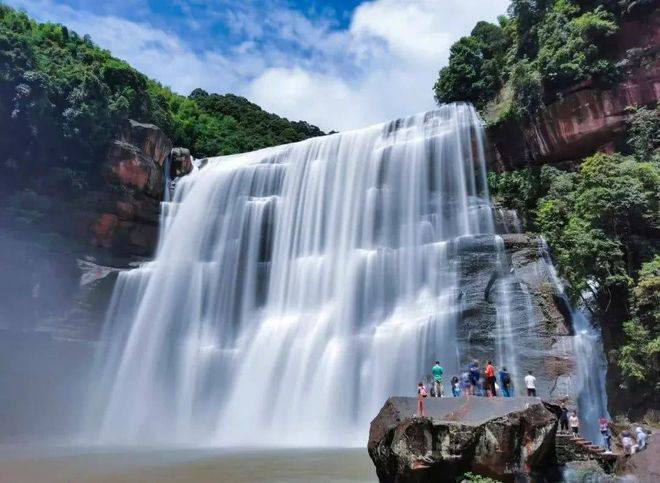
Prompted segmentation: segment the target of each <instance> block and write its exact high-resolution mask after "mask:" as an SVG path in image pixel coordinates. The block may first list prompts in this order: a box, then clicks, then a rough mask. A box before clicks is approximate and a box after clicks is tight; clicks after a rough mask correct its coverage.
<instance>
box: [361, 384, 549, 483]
mask: <svg viewBox="0 0 660 483" xmlns="http://www.w3.org/2000/svg"><path fill="white" fill-rule="evenodd" d="M416 404H417V401H416V399H415V398H406V397H392V398H390V399H388V400H387V402H386V403H385V405H384V406H383V408H382V409H381V411H380V413H379V414H378V416H376V418H375V419H374V420H373V421H372V423H371V428H370V431H369V444H368V450H369V455H370V456H371V459H372V460H373V462H374V464H375V466H376V472H377V474H378V478H379V480H380V481H381V482H383V483H386V482H399V483H400V482H408V481H415V482H426V481H429V482H430V481H455V478H456V477H458V476H460V475H462V474H463V473H465V472H468V471H471V472H474V473H478V474H481V475H488V476H491V477H493V478H497V479H499V480H501V481H514V479H515V478H516V477H518V476H521V475H529V474H532V473H534V472H536V471H538V470H541V469H542V468H545V467H548V466H551V465H552V464H553V462H554V438H555V433H556V428H557V417H556V415H555V414H554V413H553V412H552V411H550V410H549V409H548V408H547V407H546V406H545V405H544V403H543V402H542V401H541V400H540V399H538V398H527V397H518V398H483V397H474V396H470V397H460V398H428V399H427V401H426V411H427V413H428V417H415V416H414V414H415V411H416Z"/></svg>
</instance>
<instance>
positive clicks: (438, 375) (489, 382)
mask: <svg viewBox="0 0 660 483" xmlns="http://www.w3.org/2000/svg"><path fill="white" fill-rule="evenodd" d="M431 373H432V379H431V382H430V384H426V385H425V384H424V383H423V382H420V383H419V384H418V385H417V398H418V410H419V414H420V416H423V415H424V398H426V397H428V396H431V397H444V396H445V390H444V384H443V376H444V373H445V369H444V368H443V367H442V366H441V365H440V361H435V363H434V364H433V367H432V368H431ZM498 379H499V384H498ZM450 387H451V394H452V396H453V397H459V396H461V395H463V396H485V397H495V396H497V395H498V394H500V395H501V396H504V397H512V396H513V393H514V385H513V378H512V376H511V374H510V373H509V371H508V370H507V368H506V367H502V369H500V370H499V371H498V372H496V370H495V366H494V365H493V362H492V361H488V362H487V364H486V365H485V367H484V369H483V370H481V368H480V365H479V361H477V360H475V361H472V362H471V363H470V364H468V366H467V367H466V368H465V371H464V372H463V373H462V374H460V376H459V375H454V376H452V378H451V381H450ZM525 388H526V390H527V395H528V396H534V397H535V396H536V377H534V375H533V374H532V371H529V373H528V374H527V375H526V376H525Z"/></svg>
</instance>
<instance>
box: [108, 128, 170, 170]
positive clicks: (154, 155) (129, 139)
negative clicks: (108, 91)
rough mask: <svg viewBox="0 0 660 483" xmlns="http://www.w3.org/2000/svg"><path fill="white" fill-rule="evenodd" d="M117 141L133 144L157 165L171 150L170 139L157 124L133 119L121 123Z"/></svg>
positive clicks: (159, 164)
mask: <svg viewBox="0 0 660 483" xmlns="http://www.w3.org/2000/svg"><path fill="white" fill-rule="evenodd" d="M119 141H121V142H124V143H126V144H129V145H131V146H135V147H136V148H137V149H138V150H139V151H140V152H141V153H143V154H144V155H145V156H147V157H148V158H151V159H152V160H153V161H154V163H156V164H157V165H158V166H163V163H164V162H165V158H167V156H169V154H170V151H171V150H172V141H170V139H169V138H168V137H167V136H166V135H165V133H164V132H163V131H162V130H161V129H160V128H159V127H158V126H155V125H153V124H144V123H141V122H137V121H134V120H133V119H128V120H127V121H125V122H123V123H122V125H121V128H120V130H119Z"/></svg>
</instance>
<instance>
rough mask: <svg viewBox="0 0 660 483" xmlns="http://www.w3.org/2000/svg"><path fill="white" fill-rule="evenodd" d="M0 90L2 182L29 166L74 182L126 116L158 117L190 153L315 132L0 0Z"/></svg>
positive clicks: (83, 177)
mask: <svg viewBox="0 0 660 483" xmlns="http://www.w3.org/2000/svg"><path fill="white" fill-rule="evenodd" d="M0 99H2V102H0V144H1V145H2V162H3V172H4V176H3V178H2V179H3V180H4V181H5V182H6V186H8V187H15V186H23V185H25V184H26V183H28V182H29V179H30V178H33V177H35V175H37V176H39V177H51V178H56V179H58V180H60V181H61V182H62V183H64V184H68V185H71V186H70V187H71V188H72V189H75V188H76V186H79V187H81V188H82V185H84V184H85V183H88V182H90V181H91V179H90V177H89V176H88V175H89V173H90V171H94V169H95V167H96V166H97V165H98V164H99V160H100V159H102V157H103V155H104V154H105V152H106V150H107V147H108V143H109V141H110V140H111V139H112V138H113V137H114V136H115V135H116V133H117V129H118V127H119V123H120V122H121V121H122V120H123V119H126V118H131V119H135V120H137V121H141V122H147V123H153V124H156V125H157V126H159V127H160V128H161V129H163V131H164V132H165V133H166V134H167V135H168V136H169V137H170V139H171V140H172V141H173V143H174V145H178V146H185V147H188V148H190V149H191V151H192V153H193V155H195V156H196V157H203V156H215V155H224V154H234V153H238V152H245V151H251V150H255V149H259V148H264V147H268V146H274V145H277V144H283V143H288V142H294V141H300V140H303V139H306V138H309V137H313V136H319V135H322V134H323V132H322V131H321V130H320V129H318V128H317V127H315V126H312V125H310V124H308V123H306V122H303V121H300V122H291V121H289V120H287V119H284V118H281V117H279V116H277V115H275V114H270V113H267V112H265V111H264V110H262V109H261V108H260V107H259V106H257V105H255V104H252V103H251V102H249V101H248V100H246V99H245V98H243V97H239V96H236V95H232V94H226V95H219V94H209V93H207V92H205V91H203V90H201V89H196V90H195V91H193V92H192V93H191V94H190V95H189V96H187V97H186V96H182V95H179V94H176V93H174V92H172V91H171V90H170V89H169V88H167V87H164V86H162V85H160V84H159V83H157V82H156V81H154V80H152V79H149V78H147V77H146V76H145V75H143V74H141V73H140V72H138V71H137V70H135V69H134V68H132V67H131V66H130V65H128V64H127V63H126V62H124V61H122V60H120V59H117V58H115V57H113V56H112V55H111V53H110V52H108V51H107V50H103V49H101V48H99V47H98V46H96V45H95V44H94V43H93V41H92V39H91V38H90V37H89V36H80V35H78V34H76V33H75V32H73V31H70V30H69V29H67V27H66V26H63V25H57V24H52V23H38V22H35V21H34V20H32V19H30V18H29V17H28V16H27V15H26V14H24V13H22V12H18V11H16V10H14V9H12V8H10V7H8V6H6V5H3V4H1V3H0ZM28 184H29V183H28Z"/></svg>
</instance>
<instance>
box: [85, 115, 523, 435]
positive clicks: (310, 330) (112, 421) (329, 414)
mask: <svg viewBox="0 0 660 483" xmlns="http://www.w3.org/2000/svg"><path fill="white" fill-rule="evenodd" d="M484 146H485V144H484V134H483V128H482V122H481V120H480V119H479V117H478V115H477V113H476V111H475V110H474V109H473V108H472V107H471V106H468V105H460V104H458V105H447V106H443V107H441V108H440V109H439V110H437V111H433V112H428V113H424V114H419V115H416V116H412V117H409V118H405V119H399V120H397V121H394V122H390V123H385V124H381V125H376V126H372V127H368V128H365V129H361V130H356V131H348V132H343V133H338V134H333V135H329V136H324V137H319V138H314V139H309V140H306V141H303V142H299V143H295V144H289V145H284V146H278V147H274V148H268V149H263V150H260V151H256V152H251V153H246V154H239V155H234V156H224V157H218V158H211V159H209V161H208V163H207V164H206V165H205V166H204V167H203V168H201V169H197V170H195V171H194V172H193V173H192V174H191V175H189V176H186V177H184V178H182V179H181V180H179V181H178V183H177V185H176V190H175V192H174V195H173V199H172V200H171V201H169V202H166V203H164V205H163V215H162V216H163V218H162V223H161V239H160V245H159V248H158V251H157V254H156V257H155V260H154V261H153V262H149V263H146V264H144V265H143V266H141V267H140V268H138V269H135V270H132V271H129V272H125V273H122V274H121V275H120V277H119V279H118V282H117V285H116V288H115V292H114V295H113V300H112V302H111V306H110V309H109V313H108V316H107V320H106V323H105V327H104V333H103V335H102V339H101V349H100V351H99V354H98V361H97V366H96V368H95V369H94V373H95V374H96V377H95V378H94V379H95V381H96V382H95V386H96V388H97V390H96V391H95V393H94V395H93V401H92V402H91V404H90V414H89V424H88V425H87V426H88V429H89V431H90V432H92V433H93V434H94V436H93V438H95V439H96V440H99V441H102V442H113V443H149V442H166V443H196V444H215V445H254V444H264V445H280V446H298V445H305V446H326V445H333V446H335V445H339V446H347V445H360V444H363V443H364V441H365V440H366V434H367V429H368V425H369V422H370V420H371V419H372V418H373V416H374V415H375V414H376V413H377V412H378V410H379V409H380V407H381V406H382V404H383V402H384V401H385V400H386V399H387V397H389V396H390V395H394V394H396V395H405V394H413V393H414V388H415V386H416V383H417V382H418V381H419V380H422V378H423V377H424V376H425V375H426V374H427V373H428V372H429V368H430V365H431V363H432V361H433V360H436V359H438V360H441V361H442V363H443V365H444V367H445V370H446V372H445V374H446V375H448V376H451V375H453V374H459V373H460V371H461V370H462V368H463V367H464V365H465V364H466V363H467V362H468V360H469V359H471V358H472V357H475V354H479V355H481V354H483V353H484V352H483V351H482V352H479V351H478V350H476V349H475V348H474V347H471V346H470V344H467V343H465V341H464V340H463V339H460V337H459V335H458V331H459V324H460V320H461V304H462V301H461V298H462V297H463V295H464V294H463V292H462V288H461V287H462V286H461V283H462V282H461V277H462V276H464V273H463V275H462V272H464V271H465V270H463V267H462V262H461V256H464V254H465V253H466V252H469V250H471V249H473V247H479V249H480V250H482V251H483V250H486V251H490V252H492V253H494V254H495V262H494V267H493V270H495V271H498V272H500V273H501V276H500V277H499V279H498V281H497V282H496V283H495V285H494V287H493V292H494V294H493V296H492V299H493V301H494V304H495V307H496V312H497V314H496V321H495V326H494V328H493V331H494V333H493V334H489V335H492V336H493V338H494V342H493V344H492V347H491V346H488V348H487V349H488V351H487V353H488V354H489V356H491V357H492V358H493V360H495V361H498V363H503V365H507V366H508V367H509V369H510V370H512V372H513V374H514V376H516V377H518V376H520V378H521V377H522V374H519V370H518V367H517V366H518V350H517V349H518V345H517V344H518V341H519V340H520V337H521V332H520V331H521V330H523V332H524V333H525V336H526V337H527V338H528V339H529V340H533V338H534V321H532V320H531V319H529V312H527V315H525V310H522V311H521V310H514V301H513V299H512V287H513V286H514V285H515V283H516V281H515V280H514V277H513V276H512V275H511V274H508V273H505V270H506V268H505V265H506V264H505V263H504V261H505V260H504V247H503V243H502V240H501V238H500V237H498V236H496V235H495V234H494V223H493V217H492V208H491V204H490V199H489V195H488V189H487V183H486V168H485V159H484V158H485V152H484ZM463 278H464V277H463ZM526 304H527V305H529V302H526ZM523 305H524V304H523ZM521 313H522V315H521ZM521 317H522V318H525V317H528V318H527V319H525V320H524V324H523V325H524V327H523V329H520V328H519V327H520V326H521V324H520V323H519V322H520V321H519V320H518V318H521ZM514 319H515V320H514ZM459 339H460V340H461V341H460V342H459ZM518 387H520V388H522V387H523V386H522V384H518Z"/></svg>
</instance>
